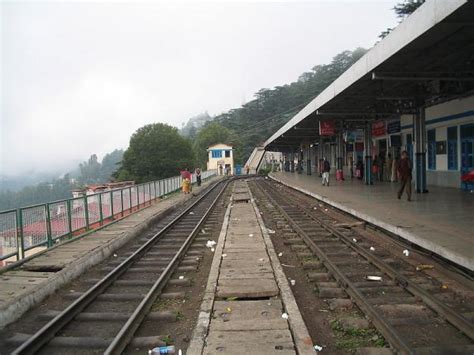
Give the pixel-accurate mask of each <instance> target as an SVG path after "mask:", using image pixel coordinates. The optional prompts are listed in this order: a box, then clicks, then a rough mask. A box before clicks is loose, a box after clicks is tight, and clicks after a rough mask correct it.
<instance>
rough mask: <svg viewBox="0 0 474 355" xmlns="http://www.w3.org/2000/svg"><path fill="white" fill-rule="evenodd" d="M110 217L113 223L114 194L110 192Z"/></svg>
mask: <svg viewBox="0 0 474 355" xmlns="http://www.w3.org/2000/svg"><path fill="white" fill-rule="evenodd" d="M110 215H111V216H112V221H113V220H114V219H115V218H114V193H113V191H112V190H110Z"/></svg>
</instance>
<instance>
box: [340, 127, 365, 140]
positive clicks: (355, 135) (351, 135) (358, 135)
mask: <svg viewBox="0 0 474 355" xmlns="http://www.w3.org/2000/svg"><path fill="white" fill-rule="evenodd" d="M344 140H345V141H346V142H350V143H352V142H360V141H363V140H364V131H363V130H361V129H356V130H354V131H346V132H345V134H344Z"/></svg>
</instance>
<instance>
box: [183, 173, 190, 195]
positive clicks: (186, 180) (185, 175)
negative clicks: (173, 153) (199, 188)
mask: <svg viewBox="0 0 474 355" xmlns="http://www.w3.org/2000/svg"><path fill="white" fill-rule="evenodd" d="M181 177H182V178H183V182H182V184H181V190H182V191H183V193H184V194H189V193H190V192H191V177H192V176H191V173H190V172H189V171H188V169H187V168H186V169H184V170H183V171H181Z"/></svg>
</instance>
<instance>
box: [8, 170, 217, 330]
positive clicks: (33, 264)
mask: <svg viewBox="0 0 474 355" xmlns="http://www.w3.org/2000/svg"><path fill="white" fill-rule="evenodd" d="M215 179H218V178H211V179H210V180H207V181H205V182H203V184H202V186H201V187H200V188H197V187H195V188H194V189H193V192H195V193H199V191H201V190H202V189H203V188H205V187H206V186H207V185H209V184H210V183H211V182H213V181H215ZM191 197H192V195H184V194H174V195H171V196H169V197H168V198H166V199H163V200H160V201H157V202H154V203H153V204H152V205H151V206H150V207H147V208H145V209H143V210H140V211H138V212H136V213H134V214H131V215H129V216H127V217H125V218H124V219H122V220H120V221H117V222H116V223H113V224H110V225H108V226H106V227H104V228H103V229H101V230H98V231H95V232H93V233H91V234H89V235H86V236H84V237H82V238H80V239H77V240H75V241H72V242H70V243H65V244H59V245H58V246H56V247H54V248H51V249H49V250H47V251H46V252H45V253H43V254H39V255H38V256H37V257H34V258H32V259H31V260H29V261H27V262H25V263H24V264H23V265H22V266H20V267H18V268H15V269H13V270H9V271H5V272H3V273H1V274H0V328H2V327H4V326H5V325H7V324H9V323H11V322H13V321H15V320H16V319H18V318H19V317H20V316H21V315H22V314H23V313H25V312H26V311H27V310H28V309H30V308H31V307H33V306H35V305H36V304H38V303H40V302H41V301H42V300H43V299H44V298H45V297H47V296H48V295H50V294H52V293H53V292H54V291H55V290H57V289H59V288H60V287H61V286H63V285H64V284H66V283H68V282H69V281H71V280H72V279H74V278H76V277H78V276H79V275H81V274H82V273H83V272H84V271H86V270H87V269H88V268H90V267H91V266H93V265H95V264H97V263H99V262H101V261H102V260H104V259H105V258H107V257H109V256H110V255H111V254H112V253H113V252H114V251H115V250H117V249H118V248H120V247H121V246H123V245H124V244H125V243H127V242H128V241H130V240H132V239H133V238H135V237H139V236H140V235H141V234H142V233H143V232H144V231H146V229H147V228H149V227H150V226H151V225H152V224H153V223H155V222H156V221H157V220H158V219H160V218H161V217H162V216H164V215H165V214H166V213H169V212H171V211H172V209H173V208H174V207H176V206H178V205H180V204H182V203H184V202H185V201H186V200H188V199H190V198H191Z"/></svg>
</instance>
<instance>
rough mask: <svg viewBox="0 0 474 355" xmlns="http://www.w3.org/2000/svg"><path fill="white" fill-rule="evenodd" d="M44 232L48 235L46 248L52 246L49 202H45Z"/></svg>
mask: <svg viewBox="0 0 474 355" xmlns="http://www.w3.org/2000/svg"><path fill="white" fill-rule="evenodd" d="M46 234H47V236H48V248H51V247H52V246H53V233H52V231H51V212H50V210H49V203H47V204H46Z"/></svg>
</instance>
